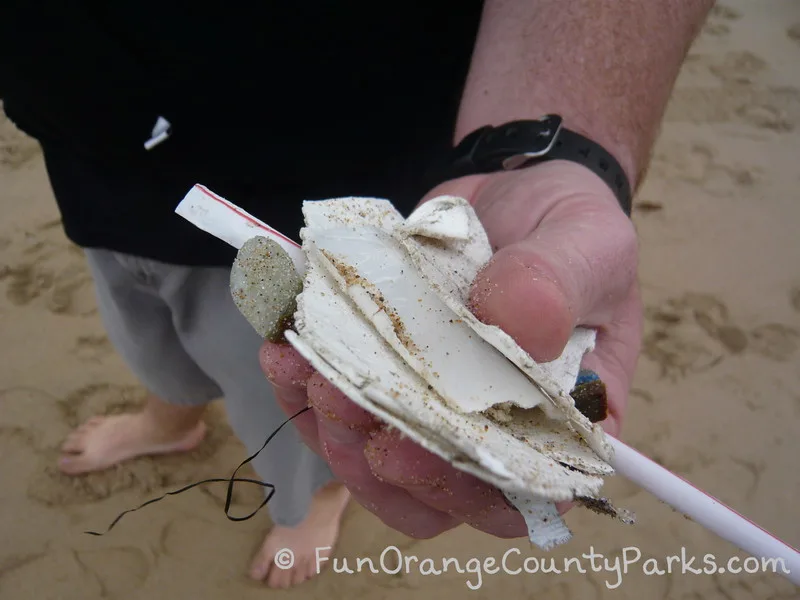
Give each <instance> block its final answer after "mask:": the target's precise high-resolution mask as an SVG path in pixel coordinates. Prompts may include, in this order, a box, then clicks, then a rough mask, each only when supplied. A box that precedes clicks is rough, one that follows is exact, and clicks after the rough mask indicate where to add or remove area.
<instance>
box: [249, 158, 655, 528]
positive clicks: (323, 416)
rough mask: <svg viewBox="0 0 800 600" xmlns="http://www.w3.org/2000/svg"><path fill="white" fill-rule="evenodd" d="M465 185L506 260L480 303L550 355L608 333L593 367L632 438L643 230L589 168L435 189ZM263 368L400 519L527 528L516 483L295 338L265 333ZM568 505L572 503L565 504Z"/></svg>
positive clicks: (320, 441) (614, 416)
mask: <svg viewBox="0 0 800 600" xmlns="http://www.w3.org/2000/svg"><path fill="white" fill-rule="evenodd" d="M442 194H452V195H456V196H461V197H464V198H467V199H468V200H469V201H470V202H471V203H472V205H473V206H474V207H475V210H476V211H477V213H478V216H479V217H480V219H481V221H482V223H483V225H484V227H485V228H486V231H487V233H488V235H489V240H490V242H491V244H492V248H493V250H494V251H495V254H494V256H493V257H492V260H491V261H490V262H489V264H488V265H487V266H486V267H485V268H484V269H483V270H482V271H481V273H480V274H479V276H478V277H477V278H476V280H475V282H474V284H473V289H472V294H471V305H472V310H473V311H474V312H475V314H476V315H477V316H478V317H479V318H480V319H481V320H483V321H484V322H486V323H491V324H494V325H497V326H499V327H501V328H503V329H504V330H505V331H506V332H508V333H509V334H510V335H511V336H512V337H514V339H515V340H516V341H517V343H519V344H520V345H521V346H522V347H523V348H525V350H527V351H528V352H529V353H530V354H531V356H532V357H533V358H534V359H535V360H537V361H540V362H543V361H549V360H553V359H555V358H557V357H558V356H559V355H560V354H561V351H562V350H563V348H564V346H565V344H566V342H567V340H568V338H569V336H570V334H571V332H572V330H573V329H574V328H575V327H576V326H577V325H584V326H590V327H594V328H596V329H597V331H598V337H597V345H596V349H595V350H594V351H593V352H592V353H591V354H589V355H587V357H586V358H585V360H584V363H583V366H585V367H586V368H589V369H592V370H594V371H595V372H597V373H598V374H599V375H600V377H601V379H603V380H604V382H605V384H606V388H607V391H608V395H609V417H608V419H607V420H606V421H604V422H603V427H604V429H605V430H606V431H607V432H608V433H609V434H611V435H615V436H616V435H618V433H619V430H620V426H621V424H622V419H623V416H624V413H625V406H626V400H627V394H628V388H629V386H630V382H631V379H632V378H633V373H634V369H635V365H636V359H637V356H638V353H639V348H640V337H641V327H642V307H641V302H640V299H639V293H638V286H637V283H636V271H637V250H638V248H637V239H636V233H635V230H634V228H633V225H632V224H631V222H630V220H629V219H628V217H626V216H625V214H624V213H623V212H622V210H621V209H620V207H619V205H618V203H617V200H616V198H615V197H614V195H613V194H612V192H611V190H610V189H608V187H607V186H606V185H605V184H604V183H603V182H602V181H601V180H600V179H599V178H598V177H596V176H595V175H594V174H593V173H591V172H590V171H588V170H587V169H585V168H584V167H581V166H580V165H576V164H572V163H567V162H561V161H553V162H552V163H547V164H543V165H538V166H535V167H532V168H528V169H523V170H520V171H512V172H508V173H499V174H492V175H487V176H484V175H482V176H473V177H465V178H462V179H459V180H455V181H450V182H447V183H445V184H442V185H440V186H438V187H437V188H436V189H434V190H432V191H431V192H430V193H429V194H427V195H426V197H425V198H424V199H423V202H424V201H425V200H427V199H430V198H433V197H435V196H439V195H442ZM261 361H262V367H263V369H264V371H265V373H266V374H267V376H268V378H269V379H270V381H271V382H272V384H273V386H274V387H275V390H276V392H277V397H278V401H279V403H280V404H281V406H282V408H283V409H284V410H285V411H286V413H287V415H292V414H294V413H296V412H297V411H298V410H300V409H301V408H303V407H305V406H306V405H307V403H308V404H310V405H311V406H312V407H313V410H311V411H307V412H306V413H304V414H302V415H301V416H300V417H298V418H297V419H295V421H294V423H295V424H296V426H297V427H298V429H299V430H300V433H301V434H302V436H303V438H304V439H305V441H306V443H308V444H309V446H311V448H313V449H314V450H315V451H316V452H317V453H318V454H320V456H323V457H324V458H325V459H326V460H327V461H328V463H329V464H330V466H331V469H332V470H333V472H334V473H335V474H336V476H337V477H338V478H340V479H341V480H342V481H343V482H344V483H345V484H346V485H347V487H348V488H349V489H350V491H351V493H352V495H353V497H354V498H355V499H356V500H357V501H358V502H359V503H360V504H362V505H363V506H364V507H365V508H367V509H368V510H370V511H371V512H373V513H374V514H375V515H377V516H378V517H379V518H380V519H382V520H383V522H384V523H385V524H387V525H388V526H390V527H392V528H394V529H397V530H399V531H401V532H403V533H405V534H406V535H409V536H411V537H417V538H427V537H433V536H435V535H438V534H439V533H442V532H443V531H446V530H448V529H451V528H453V527H456V526H457V525H459V524H461V523H467V524H469V525H471V526H472V527H475V528H477V529H479V530H482V531H485V532H487V533H490V534H492V535H496V536H499V537H520V536H525V535H526V528H525V524H524V521H523V519H522V516H521V515H520V514H519V513H518V512H517V511H516V509H514V508H513V507H512V506H511V505H510V504H509V503H508V502H506V500H505V498H504V497H503V495H502V493H501V492H500V491H499V490H497V489H495V488H494V487H492V486H490V485H489V484H487V483H484V482H483V481H481V480H479V479H477V478H475V477H473V476H471V475H467V474H466V473H463V472H461V471H458V470H456V469H454V468H453V467H451V466H450V465H449V464H447V463H446V462H445V461H443V460H441V459H440V458H438V457H437V456H435V455H432V454H430V453H429V452H427V451H425V450H423V449H422V448H421V447H420V446H418V445H417V444H415V443H413V442H411V441H410V440H408V439H401V437H400V436H399V434H397V432H396V431H388V430H387V429H386V427H385V425H384V424H383V423H382V422H380V421H378V420H377V419H375V418H374V417H372V416H371V415H370V414H369V413H367V412H365V411H364V410H362V409H361V408H359V407H358V406H356V405H355V404H353V403H352V402H351V401H350V400H348V399H347V398H346V397H345V396H344V395H343V394H342V393H341V392H339V391H338V390H337V389H336V388H335V387H333V386H332V385H331V384H330V383H328V382H327V380H325V379H324V378H323V377H322V376H321V375H320V374H319V373H317V372H315V371H314V370H313V369H312V368H311V367H310V366H309V365H308V363H306V362H305V361H304V360H303V359H302V358H300V357H299V355H298V354H297V353H296V351H295V350H294V349H293V348H292V347H291V346H286V345H275V344H269V343H267V344H265V345H264V346H263V348H262V352H261ZM562 510H566V507H562Z"/></svg>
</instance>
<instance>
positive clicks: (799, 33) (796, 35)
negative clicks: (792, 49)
mask: <svg viewBox="0 0 800 600" xmlns="http://www.w3.org/2000/svg"><path fill="white" fill-rule="evenodd" d="M786 37H788V38H789V39H790V40H792V41H793V42H796V43H797V44H800V23H795V24H794V25H792V26H791V27H789V28H788V29H787V30H786Z"/></svg>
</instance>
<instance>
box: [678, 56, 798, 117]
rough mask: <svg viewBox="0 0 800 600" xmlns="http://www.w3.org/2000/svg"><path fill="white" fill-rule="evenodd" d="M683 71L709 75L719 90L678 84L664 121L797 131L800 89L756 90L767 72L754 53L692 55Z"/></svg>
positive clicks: (773, 88) (772, 87)
mask: <svg viewBox="0 0 800 600" xmlns="http://www.w3.org/2000/svg"><path fill="white" fill-rule="evenodd" d="M685 68H686V69H687V70H688V71H689V72H702V71H707V72H709V73H711V74H712V75H714V76H715V77H717V78H718V79H719V81H720V83H721V84H722V85H721V86H719V87H708V86H688V85H682V84H680V83H679V84H678V85H677V87H676V88H675V90H674V91H673V94H672V97H671V98H670V102H669V105H668V106H667V111H666V114H665V116H664V119H665V122H675V123H702V124H711V123H739V124H742V125H746V126H749V127H752V128H754V129H756V130H757V131H774V132H779V133H784V132H789V131H793V130H794V128H795V126H796V124H797V123H798V120H800V90H798V89H796V88H793V87H788V86H783V87H781V86H771V85H755V83H756V82H757V80H758V76H759V75H760V74H761V73H762V72H765V71H766V70H767V69H768V64H767V62H766V61H765V60H764V59H762V58H761V57H759V56H758V55H756V54H753V53H752V52H748V51H743V52H731V53H727V54H725V55H723V56H722V57H716V56H711V55H706V54H691V55H689V58H688V59H687V62H686V65H685Z"/></svg>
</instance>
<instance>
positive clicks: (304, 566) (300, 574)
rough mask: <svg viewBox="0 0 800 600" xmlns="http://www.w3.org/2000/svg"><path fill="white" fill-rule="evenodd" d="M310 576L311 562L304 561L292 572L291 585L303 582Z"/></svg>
mask: <svg viewBox="0 0 800 600" xmlns="http://www.w3.org/2000/svg"><path fill="white" fill-rule="evenodd" d="M310 577H311V563H310V562H308V561H304V562H303V563H301V564H300V565H298V566H296V567H295V568H294V569H293V572H292V585H298V584H300V583H303V582H304V581H305V580H306V579H308V578H310Z"/></svg>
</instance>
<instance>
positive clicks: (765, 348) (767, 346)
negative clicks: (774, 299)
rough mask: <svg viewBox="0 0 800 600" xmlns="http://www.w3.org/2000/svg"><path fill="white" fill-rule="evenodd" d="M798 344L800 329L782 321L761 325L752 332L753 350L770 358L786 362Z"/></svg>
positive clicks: (751, 344) (795, 350) (751, 343)
mask: <svg viewBox="0 0 800 600" xmlns="http://www.w3.org/2000/svg"><path fill="white" fill-rule="evenodd" d="M798 345H800V331H797V330H796V329H794V328H792V327H789V326H788V325H782V324H781V323H767V324H766V325H759V326H758V327H756V328H754V329H753V330H752V331H751V332H750V346H751V347H752V349H753V351H754V352H756V353H758V354H760V355H761V356H763V357H764V358H768V359H770V360H774V361H778V362H786V361H787V360H789V359H790V358H791V357H792V355H793V354H794V353H795V352H797V348H798Z"/></svg>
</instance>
